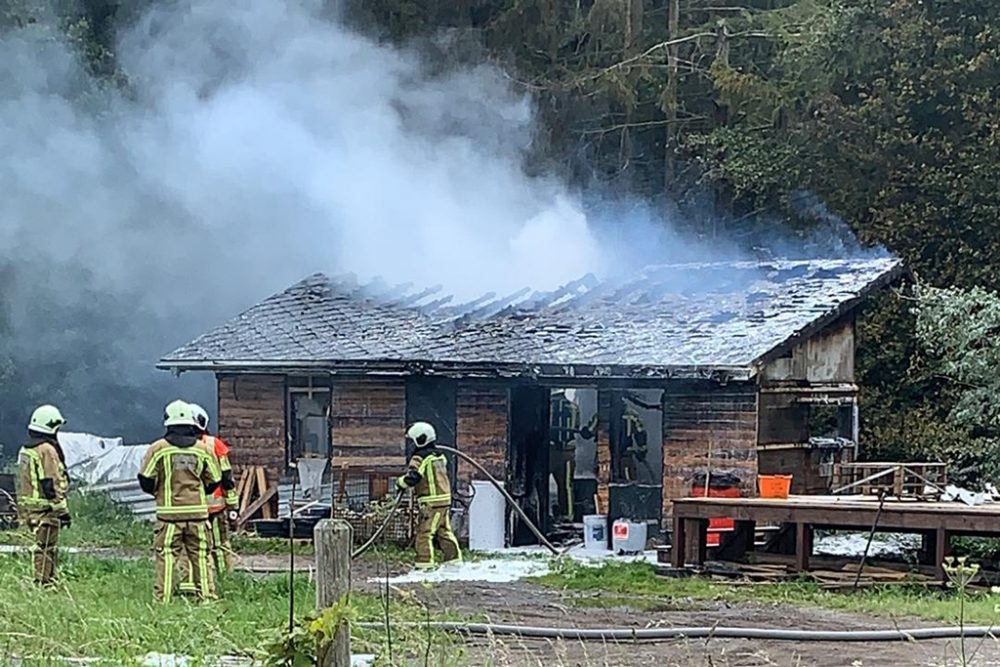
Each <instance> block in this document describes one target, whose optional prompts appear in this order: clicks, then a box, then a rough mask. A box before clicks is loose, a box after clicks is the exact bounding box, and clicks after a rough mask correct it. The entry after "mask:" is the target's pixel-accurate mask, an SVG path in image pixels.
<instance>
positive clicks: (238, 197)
mask: <svg viewBox="0 0 1000 667" xmlns="http://www.w3.org/2000/svg"><path fill="white" fill-rule="evenodd" d="M116 57H117V61H118V66H119V69H120V71H121V72H123V74H124V76H125V78H126V84H125V85H114V86H113V85H110V84H108V83H107V82H103V81H99V80H96V79H94V78H93V77H91V76H89V75H88V74H87V72H86V69H85V67H84V66H83V65H82V63H81V59H80V57H79V54H78V53H77V52H75V50H74V48H73V47H72V46H70V45H68V44H67V43H66V41H64V40H63V39H62V38H60V37H59V32H58V31H57V30H55V29H54V28H52V27H51V25H49V24H46V23H45V22H41V23H38V24H35V25H33V26H29V27H19V28H16V29H8V30H7V31H6V32H2V33H0V154H2V155H3V161H2V162H0V193H2V196H0V243H2V247H3V248H4V253H3V256H2V259H0V287H2V297H0V304H2V306H3V310H2V311H0V380H3V383H4V395H3V397H0V440H2V441H6V442H7V443H8V444H9V445H13V444H15V443H16V441H17V440H18V439H19V438H20V437H21V434H22V433H23V429H24V422H25V420H26V418H27V414H28V411H29V410H30V408H31V407H32V405H33V404H36V403H39V402H54V403H57V404H59V405H60V406H61V407H62V408H63V409H64V412H66V413H67V416H68V417H69V419H70V425H71V426H72V427H73V428H74V429H83V430H91V431H95V432H100V433H104V434H123V435H125V436H126V438H127V439H131V440H141V439H143V438H149V437H152V436H153V435H155V434H156V433H157V432H158V430H159V428H160V427H159V418H160V410H161V408H162V405H163V404H164V403H166V402H167V401H168V400H170V399H171V398H173V397H174V396H175V395H177V394H179V393H180V394H184V395H186V396H189V397H192V398H195V399H199V400H202V401H205V402H209V401H210V400H211V399H210V397H211V395H212V394H211V384H210V382H209V381H208V379H207V378H201V379H200V380H195V381H194V382H193V383H192V381H191V380H190V379H187V380H184V381H178V380H176V379H173V378H170V377H168V376H167V375H166V374H164V373H161V372H158V371H155V370H153V364H154V363H155V361H156V359H157V358H158V357H159V356H161V355H162V354H164V353H165V352H167V351H169V350H171V349H173V348H174V347H175V346H177V345H180V344H182V343H184V342H186V341H187V340H189V339H190V338H192V337H193V336H194V335H197V334H198V333H201V332H202V331H204V330H206V329H208V328H210V327H212V326H215V325H217V324H219V323H221V322H223V321H225V320H226V319H228V318H230V317H232V316H233V315H235V314H236V313H238V312H239V311H240V310H241V309H243V308H245V307H247V306H249V305H251V304H252V303H254V302H255V301H258V300H259V299H261V298H263V297H265V296H267V295H269V294H271V293H273V292H275V291H278V290H280V289H283V288H284V287H286V286H287V285H289V284H291V283H292V282H294V281H296V280H298V279H300V278H302V277H304V276H306V275H307V274H310V273H312V272H315V271H323V272H326V273H344V272H354V273H357V274H358V275H359V276H360V277H361V278H370V277H374V276H381V277H383V278H385V279H386V280H387V281H389V282H407V281H412V282H414V283H418V284H441V285H443V286H444V287H445V288H446V289H448V290H450V291H452V292H455V293H457V295H458V296H459V297H473V296H476V295H478V294H480V293H482V292H484V291H488V290H489V291H496V292H499V293H503V292H510V291H515V290H517V289H519V288H521V287H524V286H531V287H534V288H542V289H544V288H551V287H555V286H557V285H558V284H561V283H563V282H565V281H568V280H571V279H574V278H577V277H580V276H581V275H583V274H585V273H587V272H600V271H601V270H602V268H603V269H609V268H615V267H619V268H626V269H627V268H628V267H631V266H635V261H634V258H629V257H628V256H626V255H625V254H624V252H622V251H621V249H622V248H623V247H624V246H626V245H628V246H632V247H640V248H641V249H642V250H643V251H645V252H649V250H650V248H654V247H656V248H663V247H666V248H668V249H669V256H663V255H662V254H661V255H660V256H659V257H658V258H659V259H660V261H663V260H671V259H687V258H688V257H689V255H690V254H691V253H697V252H698V251H697V249H695V248H694V246H692V245H691V244H689V243H686V242H682V241H681V240H680V237H679V236H678V235H676V234H673V233H672V232H670V231H669V229H667V228H665V227H663V226H662V225H658V224H657V223H655V222H654V221H651V220H650V219H648V216H639V217H641V218H643V221H641V222H637V223H636V224H635V225H632V226H625V225H617V226H613V227H609V228H611V229H613V230H614V233H613V234H605V235H603V236H601V238H598V237H599V236H600V233H599V232H598V231H595V224H594V222H593V219H592V220H591V222H590V223H588V217H587V215H586V213H585V210H584V207H583V205H582V203H581V201H582V200H581V199H580V197H578V196H577V195H576V194H575V193H574V192H572V191H571V190H570V189H569V188H568V187H567V186H566V185H565V184H563V183H561V182H560V181H558V180H557V179H554V178H546V177H532V176H528V175H526V173H525V170H524V168H523V161H524V156H525V153H526V151H527V150H528V149H529V148H530V147H531V145H532V141H533V139H534V134H535V124H534V118H533V112H532V105H531V100H529V99H528V98H526V97H525V96H523V95H520V94H517V93H516V92H514V91H513V90H512V89H511V87H510V86H509V84H508V81H507V79H506V78H505V77H503V76H502V74H501V72H500V71H499V70H498V69H496V68H494V67H491V66H488V65H481V66H471V67H470V66H461V67H454V68H450V69H448V68H444V69H442V68H440V67H432V66H431V65H430V64H429V63H428V62H427V61H426V60H425V59H424V58H422V57H421V55H420V54H419V53H417V52H416V51H413V50H399V49H394V48H390V47H387V46H384V45H380V44H378V43H377V42H375V41H373V40H371V39H369V38H367V37H365V36H362V35H359V34H356V33H354V32H352V31H350V30H348V29H346V28H344V27H343V26H342V25H341V24H339V23H337V22H336V21H333V20H330V19H329V18H328V17H324V16H320V14H319V13H318V12H317V11H316V10H314V9H313V8H312V7H311V5H309V4H307V3H305V2H294V1H293V0H287V1H286V0H246V1H241V2H228V1H226V0H187V1H185V2H171V3H164V4H163V5H162V6H160V5H158V6H157V8H156V9H153V10H152V11H150V12H148V13H146V14H145V15H144V16H142V17H141V18H139V19H138V20H137V21H136V22H135V24H134V25H133V26H131V27H129V28H128V29H126V30H123V31H122V32H121V33H120V43H119V45H118V48H117V50H116ZM596 227H599V225H596ZM642 259H643V260H647V259H649V258H648V257H643V258H642Z"/></svg>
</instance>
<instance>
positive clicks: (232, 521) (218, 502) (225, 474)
mask: <svg viewBox="0 0 1000 667" xmlns="http://www.w3.org/2000/svg"><path fill="white" fill-rule="evenodd" d="M191 412H192V413H193V414H194V418H195V421H196V422H197V423H198V433H199V435H200V438H199V443H198V444H199V446H201V447H203V448H204V449H205V451H206V452H208V453H209V454H211V455H212V456H213V457H215V459H216V462H217V463H218V465H219V471H220V472H221V473H222V483H221V484H220V485H219V487H218V488H217V489H215V491H213V492H212V493H211V495H209V497H208V523H209V527H210V528H211V533H212V565H213V566H214V567H215V574H216V575H221V574H222V573H223V572H229V571H231V570H232V569H233V562H232V546H231V544H230V541H229V532H230V530H232V529H235V528H236V519H237V515H238V512H237V506H238V504H239V501H238V499H237V496H236V484H235V482H234V481H233V467H232V465H231V464H230V463H229V445H227V444H226V443H225V442H224V441H223V440H222V438H220V437H218V436H213V435H211V434H210V433H209V432H208V412H206V411H205V409H204V408H203V407H201V406H200V405H197V404H196V403H192V404H191ZM178 565H179V570H180V573H181V577H180V581H181V583H180V586H179V589H180V591H181V592H182V593H185V594H195V593H196V592H197V590H196V589H197V587H196V586H195V582H194V573H193V571H192V570H191V568H190V567H189V564H188V560H187V558H186V557H185V555H184V554H183V553H182V554H181V557H180V560H179V561H178Z"/></svg>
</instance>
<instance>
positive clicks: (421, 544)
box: [396, 422, 462, 569]
mask: <svg viewBox="0 0 1000 667" xmlns="http://www.w3.org/2000/svg"><path fill="white" fill-rule="evenodd" d="M406 440H407V444H408V445H409V444H411V443H412V446H413V447H414V451H413V456H411V457H410V462H409V464H408V466H407V470H406V474H405V475H403V476H402V477H400V478H399V479H397V480H396V485H397V486H398V487H399V488H400V489H401V490H405V489H413V492H414V495H415V496H416V497H417V504H418V505H419V507H420V523H419V524H418V525H417V536H416V551H417V562H416V566H417V567H418V568H422V569H423V568H431V567H434V566H435V565H436V564H437V559H436V556H437V553H436V552H435V549H434V546H435V542H436V543H437V546H438V548H439V549H440V550H441V559H440V560H441V562H448V561H452V560H457V561H459V562H461V561H462V550H461V548H459V546H458V539H457V538H456V537H455V533H454V532H453V531H452V529H451V480H450V478H449V476H448V459H447V458H445V456H444V454H442V453H440V452H438V451H437V449H435V447H434V443H435V442H436V441H437V433H436V432H435V431H434V427H433V426H431V425H430V424H428V423H427V422H414V423H413V424H412V425H411V426H410V428H408V429H407V431H406Z"/></svg>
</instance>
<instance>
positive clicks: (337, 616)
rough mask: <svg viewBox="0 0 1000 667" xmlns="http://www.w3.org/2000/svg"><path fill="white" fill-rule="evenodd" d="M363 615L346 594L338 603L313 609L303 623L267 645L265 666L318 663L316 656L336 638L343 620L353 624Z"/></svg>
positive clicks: (303, 665) (299, 666)
mask: <svg viewBox="0 0 1000 667" xmlns="http://www.w3.org/2000/svg"><path fill="white" fill-rule="evenodd" d="M358 617H359V613H358V611H357V609H355V608H354V607H353V606H352V605H351V602H350V600H349V599H348V598H347V597H346V596H345V597H344V598H343V599H341V600H340V601H339V602H337V604H335V605H333V606H332V607H327V608H326V609H323V610H320V611H316V612H310V613H309V614H307V615H306V617H305V618H304V619H303V620H302V622H301V623H299V624H298V625H296V626H295V627H294V628H292V629H291V631H290V632H286V633H284V634H282V635H281V637H280V638H279V639H278V640H276V641H274V642H272V643H270V644H268V645H267V646H266V647H265V649H264V650H265V653H266V655H267V657H266V659H265V660H264V666H265V667H305V666H306V665H314V664H316V656H317V655H318V654H319V653H320V652H322V651H323V649H324V646H326V645H328V644H329V643H330V642H331V641H333V636H334V634H335V633H336V631H337V628H338V627H340V625H341V623H347V624H348V625H350V624H351V623H352V622H354V621H356V620H357V618H358Z"/></svg>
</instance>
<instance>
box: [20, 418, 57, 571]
mask: <svg viewBox="0 0 1000 667" xmlns="http://www.w3.org/2000/svg"><path fill="white" fill-rule="evenodd" d="M65 423H66V420H65V419H64V418H63V416H62V413H61V412H59V409H58V408H56V407H55V406H54V405H43V406H40V407H39V408H37V409H36V410H35V411H34V413H32V415H31V421H30V422H29V423H28V443H27V444H26V445H24V447H22V448H21V451H20V452H19V454H18V459H17V460H18V487H19V488H18V499H17V500H18V510H19V513H20V519H21V523H22V524H24V525H26V526H27V527H28V528H29V529H30V530H31V531H32V532H34V534H35V543H34V545H33V546H32V551H33V553H34V561H35V583H37V584H39V585H42V586H47V585H49V584H52V583H53V582H54V581H55V575H56V563H57V561H58V554H59V552H58V543H59V530H60V528H68V527H69V525H70V516H69V509H68V508H67V506H66V494H67V493H68V492H69V477H68V476H67V475H66V459H65V457H64V456H63V451H62V448H61V447H60V446H59V440H58V438H57V437H56V434H57V433H58V432H59V429H60V428H62V426H63V424H65Z"/></svg>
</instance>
